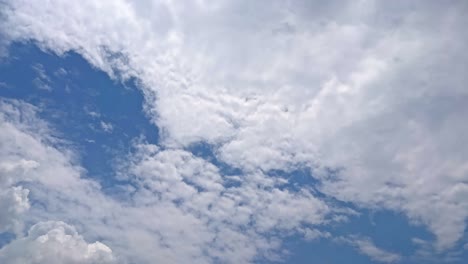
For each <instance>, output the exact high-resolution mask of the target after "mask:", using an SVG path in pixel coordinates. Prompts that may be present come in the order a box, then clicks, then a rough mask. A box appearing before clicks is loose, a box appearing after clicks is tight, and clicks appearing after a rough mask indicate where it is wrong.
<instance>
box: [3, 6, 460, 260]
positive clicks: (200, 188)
mask: <svg viewBox="0 0 468 264" xmlns="http://www.w3.org/2000/svg"><path fill="white" fill-rule="evenodd" d="M1 12H2V18H3V20H4V21H3V23H2V25H1V26H0V27H1V29H2V34H3V35H4V38H5V39H6V40H9V41H28V40H33V41H35V42H36V43H38V45H40V46H41V47H42V48H44V49H47V50H52V51H53V52H56V53H58V54H63V53H64V52H66V51H69V50H73V51H76V52H79V53H80V54H81V55H83V56H84V57H85V58H86V59H87V60H88V61H89V62H90V63H92V64H93V65H95V66H96V67H98V68H100V69H102V70H104V71H106V72H108V73H109V74H110V75H111V76H113V77H119V78H124V79H125V78H128V77H136V78H137V79H138V80H139V81H140V84H141V88H142V90H143V92H144V94H145V98H146V110H147V113H148V115H149V116H150V117H151V118H152V119H153V121H154V122H155V124H156V125H158V126H159V128H160V129H161V131H162V132H163V133H162V134H163V140H164V145H165V146H166V147H170V148H177V147H186V146H189V145H190V144H192V143H196V142H200V141H202V142H208V143H210V144H212V145H213V146H215V150H216V151H215V152H216V155H217V157H218V158H220V159H222V160H223V161H224V162H226V163H228V164H230V165H232V166H235V167H238V168H240V169H242V170H243V171H244V172H245V173H246V175H245V176H242V177H245V178H249V179H250V180H248V181H247V180H245V181H242V182H241V185H242V186H243V189H242V192H238V191H237V190H236V189H235V188H228V189H229V191H228V192H227V193H228V194H229V195H233V197H242V195H246V194H245V193H244V192H246V193H247V190H250V191H251V192H252V193H254V194H255V193H256V192H260V193H266V194H271V193H273V192H274V191H275V188H276V187H275V184H276V183H274V184H273V185H272V186H270V187H269V188H271V189H268V191H264V190H262V189H261V188H260V189H259V188H257V187H254V186H250V185H249V184H252V185H253V183H255V182H256V181H257V179H260V180H261V181H267V180H268V181H273V182H274V181H275V179H268V177H265V176H264V175H263V174H262V173H261V172H260V173H259V172H258V171H268V170H271V169H280V170H285V171H289V170H292V169H294V168H297V167H298V166H306V167H309V168H312V172H313V175H314V177H316V179H318V180H319V181H320V182H321V186H322V191H323V192H324V193H326V194H327V195H329V196H333V197H335V198H337V199H339V200H343V201H349V202H353V203H355V204H357V205H359V206H363V207H370V208H387V209H392V210H397V211H401V212H404V213H406V214H407V215H408V217H409V218H410V219H411V220H412V221H413V222H415V223H422V224H424V225H426V226H427V227H428V228H429V229H430V230H431V231H432V232H433V233H434V234H435V235H436V236H437V241H436V247H437V249H439V250H444V249H447V248H450V247H451V246H453V245H454V244H455V243H456V242H457V241H458V240H459V239H460V238H461V237H462V236H463V233H464V230H465V222H466V219H467V217H468V203H467V201H468V199H466V198H467V197H468V187H467V185H466V182H467V175H468V171H467V170H468V166H467V164H468V163H467V161H468V152H467V151H466V148H464V146H466V145H467V143H468V142H466V137H465V136H464V135H466V134H467V133H468V126H467V125H466V122H465V121H464V120H465V116H466V114H468V108H467V107H466V103H465V102H466V99H467V98H468V97H467V96H468V94H467V89H466V83H467V80H466V74H465V72H467V70H468V65H467V63H466V62H467V61H468V58H467V56H468V55H467V53H466V52H465V47H464V45H463V44H464V43H466V42H467V40H468V39H467V37H468V35H467V34H465V30H464V27H465V26H464V25H466V24H468V21H467V17H466V16H465V13H466V12H467V5H466V4H465V3H464V2H463V1H453V2H450V3H445V2H444V3H442V2H438V1H421V2H405V1H402V2H400V1H397V2H395V1H392V2H377V1H359V2H358V3H355V2H354V1H353V3H352V4H351V2H346V3H343V2H341V1H340V2H338V1H328V2H327V3H313V4H310V3H306V1H304V2H302V1H294V2H284V1H273V2H271V1H268V3H262V2H258V1H256V2H252V1H245V2H244V1H232V2H230V1H222V2H217V3H216V4H207V3H206V2H205V1H196V2H193V3H192V2H186V1H184V3H183V4H177V3H175V2H167V1H154V2H153V1H141V2H138V3H131V2H127V1H123V0H122V1H109V2H103V1H99V2H96V1H80V2H79V3H78V2H70V1H55V2H53V3H50V4H48V5H44V4H42V3H36V2H31V1H11V2H8V3H6V6H5V8H2V11H1ZM163 153H166V152H163ZM175 153H177V152H171V151H169V152H167V153H166V154H151V155H150V158H149V159H150V160H152V162H151V164H150V162H147V163H145V162H144V159H142V161H141V162H138V163H136V164H139V165H135V166H131V168H132V170H134V172H135V173H134V174H135V177H134V179H135V180H136V182H137V183H138V184H142V186H144V188H142V189H143V190H146V192H149V193H151V194H153V193H160V195H161V197H163V198H164V200H165V201H166V202H170V203H171V204H177V203H179V202H181V201H185V200H190V199H191V198H192V196H193V195H194V194H202V195H204V192H208V193H209V194H210V195H219V194H218V192H222V191H220V189H219V188H220V187H221V185H222V184H223V183H222V182H223V181H224V180H221V179H220V177H218V176H216V173H213V172H210V175H211V176H210V177H208V179H198V178H192V177H190V174H184V173H180V174H179V173H176V174H174V173H175V172H174V170H175V169H174V168H172V169H170V168H166V167H164V166H162V165H155V164H159V162H160V159H164V158H165V155H175V156H176V157H173V158H174V159H175V160H176V161H177V160H178V159H183V158H182V157H180V155H182V156H184V155H188V154H180V153H179V154H177V155H176V154H175ZM30 161H31V160H29V159H23V160H20V159H19V158H18V159H17V160H15V161H14V162H16V163H14V164H21V166H20V165H8V166H10V167H11V166H20V167H18V171H19V172H18V173H20V171H23V170H25V168H23V167H24V166H23V165H24V164H29V165H28V166H33V165H34V164H35V163H30ZM21 162H23V163H21ZM25 162H26V163H25ZM28 162H29V163H28ZM153 163H155V164H153ZM12 164H13V163H12ZM2 166H3V165H2ZM5 166H6V165H5ZM145 166H149V167H151V166H156V168H157V169H158V170H162V172H164V173H168V175H177V176H174V177H171V178H170V180H168V179H164V178H160V177H163V176H161V175H162V174H158V175H154V174H153V173H149V172H147V170H144V168H145ZM197 166H198V165H197ZM10 167H8V168H10ZM208 167H209V166H208ZM2 168H3V167H2ZM15 168H16V167H15ZM156 171H157V170H156ZM208 171H211V169H210V168H208ZM330 171H335V173H333V174H332V175H331V174H330ZM136 172H138V173H136ZM170 173H172V174H170ZM139 175H140V176H139ZM184 175H186V176H184ZM44 180H45V179H44ZM50 180H53V178H52V179H50ZM187 183H190V184H187ZM168 186H170V187H171V188H172V187H174V188H180V190H183V191H184V192H183V194H184V197H179V196H174V195H175V194H174V193H173V192H172V191H171V188H169V187H168ZM249 188H250V189H249ZM140 192H142V190H140ZM231 192H233V193H231ZM254 194H253V196H252V197H254V199H260V198H256V197H255V195H254ZM171 195H173V196H174V197H173V196H171ZM281 195H283V196H281ZM308 196H309V194H308V193H307V192H302V193H299V194H291V193H287V192H286V193H281V194H280V197H285V198H286V199H287V200H289V199H293V201H295V202H297V203H298V204H300V205H301V206H302V205H304V203H303V200H302V199H304V198H303V197H308ZM135 197H136V198H138V199H139V201H144V199H149V198H148V197H152V195H146V196H145V195H144V193H138V195H136V196H135ZM220 197H222V198H225V199H230V198H226V197H224V196H220ZM152 199H154V198H152ZM158 199H159V198H158ZM161 199H162V198H161ZM178 199H179V200H178ZM207 199H208V198H207ZM236 199H238V198H236ZM295 199H299V200H295ZM312 201H315V200H314V199H312ZM201 202H204V203H207V201H206V200H205V201H201ZM231 202H232V201H231ZM227 203H228V204H229V203H230V202H229V201H228V202H227ZM313 203H314V202H312V204H313ZM182 204H183V205H184V206H185V204H184V203H182ZM307 204H308V203H307ZM202 205H204V204H202ZM200 206H201V205H200ZM215 209H216V208H215ZM155 210H156V209H155ZM177 210H181V208H178V209H177ZM184 210H185V209H184ZM187 210H188V209H187ZM195 212H196V211H195ZM263 212H264V211H260V214H259V215H261V214H262V213H263ZM292 213H295V212H292ZM177 214H179V211H177ZM303 218H305V219H310V216H308V215H300V217H299V219H301V221H302V219H303ZM197 219H198V218H197ZM168 220H169V219H168ZM198 221H199V220H196V221H194V222H193V223H194V224H197V223H199V222H198ZM307 221H309V220H307ZM296 222H300V221H299V220H298V221H296ZM281 225H283V224H282V222H281V218H273V223H272V224H271V226H281ZM267 226H268V225H267ZM257 228H258V229H259V230H261V228H260V227H257ZM235 234H236V235H239V233H235ZM236 235H233V234H232V233H230V235H229V237H232V238H233V239H234V238H235V237H236ZM148 239H149V238H148ZM237 241H242V239H241V238H239V237H238V238H237ZM249 250H250V249H249ZM249 250H247V249H246V252H247V251H248V252H254V251H255V250H251V251H249ZM246 254H248V253H246ZM252 254H254V253H252Z"/></svg>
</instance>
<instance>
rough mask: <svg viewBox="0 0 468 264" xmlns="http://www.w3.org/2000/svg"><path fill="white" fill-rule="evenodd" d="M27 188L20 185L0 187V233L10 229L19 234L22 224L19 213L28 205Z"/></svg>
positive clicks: (26, 208)
mask: <svg viewBox="0 0 468 264" xmlns="http://www.w3.org/2000/svg"><path fill="white" fill-rule="evenodd" d="M28 194H29V190H28V189H24V188H23V187H21V186H18V187H10V188H8V189H7V190H3V189H0V211H1V212H2V214H1V215H0V233H1V232H7V231H12V232H14V233H17V234H20V233H21V231H22V224H21V221H20V217H21V215H22V214H23V213H24V212H25V211H27V210H28V209H29V207H30V204H29V199H28Z"/></svg>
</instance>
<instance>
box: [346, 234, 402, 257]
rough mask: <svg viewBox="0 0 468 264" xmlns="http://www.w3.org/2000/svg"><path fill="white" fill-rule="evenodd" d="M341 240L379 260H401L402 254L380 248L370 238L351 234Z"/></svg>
mask: <svg viewBox="0 0 468 264" xmlns="http://www.w3.org/2000/svg"><path fill="white" fill-rule="evenodd" d="M339 240H340V241H342V242H345V243H348V244H350V245H353V246H355V247H356V248H357V249H358V250H359V251H360V252H361V253H362V254H364V255H366V256H368V257H370V258H371V259H372V260H374V261H377V262H383V263H394V262H398V261H400V260H401V256H400V255H398V254H395V253H392V252H388V251H385V250H383V249H381V248H378V247H377V246H375V245H374V243H373V242H372V241H371V240H370V239H369V238H359V237H355V236H351V237H347V238H340V239H339Z"/></svg>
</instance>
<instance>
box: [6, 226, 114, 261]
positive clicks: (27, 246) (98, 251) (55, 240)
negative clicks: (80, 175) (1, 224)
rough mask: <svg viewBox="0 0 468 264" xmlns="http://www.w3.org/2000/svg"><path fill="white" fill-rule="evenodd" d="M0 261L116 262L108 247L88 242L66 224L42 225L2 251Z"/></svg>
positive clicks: (32, 228)
mask: <svg viewBox="0 0 468 264" xmlns="http://www.w3.org/2000/svg"><path fill="white" fill-rule="evenodd" d="M0 261H1V262H2V263H11V264H20V263H21V264H40V263H50V264H62V263H70V264H98V263H99V264H100V263H114V257H113V256H112V250H111V249H110V248H109V247H107V246H106V245H104V244H102V243H100V242H95V243H91V244H89V243H87V242H86V241H84V240H83V237H81V236H80V235H79V234H78V233H77V232H76V230H75V228H73V227H72V226H69V225H67V224H65V223H63V222H53V221H50V222H40V223H37V224H35V225H34V226H32V227H31V229H30V230H29V232H28V235H27V236H26V237H23V238H20V239H17V240H15V241H14V242H12V243H10V244H8V245H7V246H5V247H3V248H2V249H0Z"/></svg>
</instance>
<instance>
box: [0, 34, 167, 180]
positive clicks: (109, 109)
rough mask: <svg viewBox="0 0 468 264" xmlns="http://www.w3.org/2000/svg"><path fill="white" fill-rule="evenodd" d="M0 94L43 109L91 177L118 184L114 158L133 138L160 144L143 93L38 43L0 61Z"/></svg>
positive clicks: (22, 46)
mask: <svg viewBox="0 0 468 264" xmlns="http://www.w3.org/2000/svg"><path fill="white" fill-rule="evenodd" d="M0 82H1V83H3V85H2V86H3V87H2V88H1V89H0V96H1V97H4V98H13V99H19V100H24V101H26V102H28V103H31V104H33V105H35V106H38V107H39V108H40V110H41V111H40V116H41V118H43V119H45V120H46V121H47V122H49V123H50V124H51V125H52V127H53V128H54V129H55V130H57V132H58V133H59V134H60V137H63V138H64V139H65V140H67V141H68V142H70V143H71V144H72V146H73V147H74V148H75V149H77V150H78V153H79V155H80V163H81V165H82V166H83V167H84V168H85V169H86V170H87V175H88V176H89V177H93V178H95V179H97V180H99V182H100V183H101V184H102V185H103V187H109V186H112V185H113V184H114V180H115V178H114V177H113V176H114V169H115V168H114V165H115V162H116V160H115V158H116V157H118V156H121V155H122V154H126V153H128V152H129V151H130V149H131V144H132V140H134V139H136V138H139V137H144V138H145V140H146V141H148V142H150V143H154V144H156V143H157V142H158V129H157V127H156V126H154V125H152V124H151V123H150V122H149V120H148V119H147V118H146V116H145V115H144V113H143V110H142V106H143V100H144V99H143V96H142V94H141V93H140V91H139V90H138V89H137V88H136V87H135V84H134V83H133V82H127V83H125V84H123V83H120V82H118V81H115V80H111V79H110V78H109V77H108V75H107V74H106V73H104V72H102V71H100V70H97V69H95V68H93V67H91V66H90V65H89V64H88V63H87V62H86V61H85V60H84V59H83V58H82V57H81V56H80V55H78V54H76V53H73V52H68V53H66V54H65V55H64V56H57V55H55V54H50V53H47V52H44V51H41V50H40V49H39V48H38V47H36V46H35V45H34V44H31V43H27V44H19V43H17V44H14V45H12V46H11V47H10V49H9V56H8V58H7V59H5V60H4V61H2V63H1V65H0Z"/></svg>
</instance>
